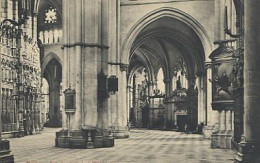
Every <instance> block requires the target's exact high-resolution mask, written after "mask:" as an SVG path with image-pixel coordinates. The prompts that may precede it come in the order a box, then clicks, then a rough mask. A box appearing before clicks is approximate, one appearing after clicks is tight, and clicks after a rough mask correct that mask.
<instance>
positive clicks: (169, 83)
mask: <svg viewBox="0 0 260 163" xmlns="http://www.w3.org/2000/svg"><path fill="white" fill-rule="evenodd" d="M163 82H164V84H165V97H166V100H167V99H169V97H170V93H171V91H172V80H171V79H170V78H168V79H164V80H163ZM171 109H173V108H172V105H171V103H168V102H167V101H165V112H164V129H167V128H169V127H171V126H169V123H171V117H172V115H171Z"/></svg>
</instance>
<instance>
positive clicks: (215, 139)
mask: <svg viewBox="0 0 260 163" xmlns="http://www.w3.org/2000/svg"><path fill="white" fill-rule="evenodd" d="M232 137H233V132H232V131H219V132H215V133H212V135H211V148H213V149H215V148H220V149H231V144H232V143H231V142H232Z"/></svg>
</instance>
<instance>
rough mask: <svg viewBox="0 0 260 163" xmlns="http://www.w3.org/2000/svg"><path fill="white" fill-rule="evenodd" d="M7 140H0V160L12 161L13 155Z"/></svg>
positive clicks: (10, 162) (8, 162) (9, 162)
mask: <svg viewBox="0 0 260 163" xmlns="http://www.w3.org/2000/svg"><path fill="white" fill-rule="evenodd" d="M10 152H11V151H10V145H9V141H8V140H0V162H3V163H4V162H6V163H14V155H12V154H10Z"/></svg>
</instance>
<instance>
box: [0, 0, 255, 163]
mask: <svg viewBox="0 0 260 163" xmlns="http://www.w3.org/2000/svg"><path fill="white" fill-rule="evenodd" d="M244 1H245V2H244ZM259 6H260V2H257V1H249V0H225V1H218V0H204V1H199V0H183V1H179V0H162V1H160V0H135V1H134V0H75V2H74V1H73V2H72V1H70V0H18V1H17V0H2V1H1V2H0V13H1V14H0V20H1V22H2V23H1V35H0V51H1V54H0V56H1V58H0V59H1V64H0V71H1V82H0V94H1V98H0V99H1V105H0V106H1V111H0V115H1V121H0V122H1V125H0V129H1V131H0V132H1V137H2V138H9V137H23V136H25V135H30V134H36V133H40V131H41V130H42V129H43V128H44V127H62V130H60V131H59V132H57V133H56V139H55V146H56V147H64V148H70V147H73V148H101V147H112V146H114V139H115V138H128V137H129V135H130V134H131V132H130V128H134V127H135V128H148V129H160V130H169V131H173V132H176V131H177V132H188V133H194V134H202V135H203V136H204V138H211V147H212V148H222V149H233V150H234V151H235V153H236V154H235V162H254V161H256V160H257V157H258V156H257V153H258V152H259V151H260V139H259V135H260V126H259V124H260V112H259V109H258V101H259V100H258V98H259V97H260V93H259V91H258V90H259V89H260V86H259V83H260V81H259V80H260V77H259V73H258V72H257V69H258V68H260V67H259V66H258V65H259V64H257V63H258V61H259V60H260V57H259V56H257V51H258V46H259V45H258V44H259V41H258V38H257V36H258V35H257V34H258V32H260V30H259V29H258V28H257V25H258V24H260V22H259V20H258V19H256V18H254V15H257V14H260V13H259V11H258V7H259ZM24 17H26V19H24ZM244 54H246V55H244ZM0 140H1V139H0ZM0 143H1V146H0V151H1V152H2V151H4V152H3V153H5V154H4V155H5V156H4V157H2V154H0V162H1V161H2V162H3V161H6V160H7V161H8V160H9V161H10V162H12V159H13V156H12V155H11V154H10V150H9V142H8V141H3V140H1V141H0ZM2 144H3V145H2ZM11 148H12V146H11ZM1 152H0V153H1Z"/></svg>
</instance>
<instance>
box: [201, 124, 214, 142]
mask: <svg viewBox="0 0 260 163" xmlns="http://www.w3.org/2000/svg"><path fill="white" fill-rule="evenodd" d="M214 131H215V130H214V127H213V126H204V127H203V137H204V139H210V138H211V135H212V133H213V132H214Z"/></svg>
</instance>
